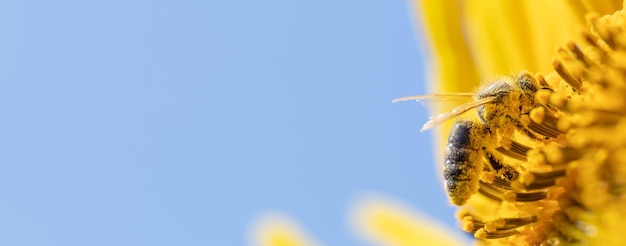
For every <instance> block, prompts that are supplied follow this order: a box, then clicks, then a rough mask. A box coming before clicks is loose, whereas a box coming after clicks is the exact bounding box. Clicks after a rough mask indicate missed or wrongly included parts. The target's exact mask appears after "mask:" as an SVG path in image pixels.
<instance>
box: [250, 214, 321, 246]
mask: <svg viewBox="0 0 626 246" xmlns="http://www.w3.org/2000/svg"><path fill="white" fill-rule="evenodd" d="M250 244H251V245H254V246H315V245H318V244H317V243H315V242H314V241H313V240H312V239H310V238H309V237H308V236H307V235H306V234H305V233H304V231H303V230H301V229H300V227H299V226H298V225H297V224H296V223H295V222H293V221H292V220H291V219H290V218H289V217H287V216H285V215H281V214H266V215H263V216H261V217H260V218H258V219H256V221H255V222H254V223H253V225H252V230H251V235H250Z"/></svg>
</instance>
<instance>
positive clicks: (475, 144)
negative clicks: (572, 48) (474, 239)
mask: <svg viewBox="0 0 626 246" xmlns="http://www.w3.org/2000/svg"><path fill="white" fill-rule="evenodd" d="M540 87H541V85H540V83H539V82H538V81H537V80H536V79H535V77H534V76H532V75H531V74H530V73H528V72H521V73H520V74H519V75H517V76H515V77H506V78H502V79H499V80H497V81H495V82H493V83H491V84H489V85H487V86H485V87H482V88H481V89H479V90H478V92H477V93H475V94H471V93H452V94H433V95H424V96H410V97H403V98H399V99H396V100H394V102H398V101H407V100H423V99H432V98H442V97H466V98H469V97H474V100H473V101H471V102H468V103H465V104H462V105H460V106H458V107H456V108H454V109H452V110H451V111H448V112H446V113H443V114H440V115H437V116H435V117H432V118H431V119H430V120H429V121H428V122H426V124H424V126H423V127H422V131H424V130H428V129H430V128H432V127H434V126H436V125H439V124H441V123H442V122H445V121H447V120H450V119H452V118H455V117H457V116H459V115H461V114H463V113H465V112H467V111H469V110H472V109H476V110H477V114H478V115H477V116H478V118H477V119H476V120H457V121H456V122H455V123H454V126H453V127H452V131H451V132H450V135H449V137H448V142H447V144H446V148H445V152H444V163H443V169H444V180H445V187H446V190H447V192H448V197H449V198H450V201H451V202H452V203H454V204H455V205H458V206H461V205H464V204H465V203H466V202H467V200H468V199H469V198H471V197H472V196H473V195H474V194H476V193H481V194H483V195H485V196H487V197H488V198H491V199H495V200H498V199H499V200H502V199H503V198H502V197H503V194H504V193H505V192H506V191H508V190H512V188H511V182H512V181H514V180H515V179H517V177H518V175H519V173H518V171H517V170H516V169H515V168H514V167H513V166H512V165H508V164H507V163H505V162H504V161H503V157H504V156H507V157H510V158H514V159H518V160H522V161H524V160H526V152H527V151H528V150H530V147H527V146H525V145H523V144H521V143H518V142H515V141H514V140H513V137H512V136H513V135H514V133H515V132H518V133H520V134H521V135H524V136H527V137H528V138H530V139H532V140H535V141H547V140H550V139H553V138H556V137H558V136H559V135H560V134H561V132H559V131H558V129H557V128H556V124H555V123H554V122H556V118H552V122H550V121H547V122H545V123H536V122H534V121H532V120H530V117H529V114H530V112H531V110H533V109H535V108H538V107H546V106H545V105H541V104H539V103H538V102H537V101H536V100H535V93H536V92H537V91H538V90H539V89H540ZM485 164H486V165H485ZM484 172H488V173H491V174H492V175H484ZM559 175H562V172H560V171H556V172H551V173H537V176H539V177H542V179H540V180H538V181H537V183H536V184H535V185H529V186H528V189H529V190H536V189H543V188H546V187H548V186H550V185H553V184H554V179H555V178H556V177H558V176H559ZM486 176H489V177H493V179H489V180H488V179H486V178H484V177H486ZM515 195H516V198H515V200H516V201H520V202H530V201H537V200H541V199H543V198H545V197H546V192H544V191H529V192H526V191H524V192H517V191H515Z"/></svg>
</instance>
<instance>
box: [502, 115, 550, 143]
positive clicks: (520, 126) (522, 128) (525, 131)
mask: <svg viewBox="0 0 626 246" xmlns="http://www.w3.org/2000/svg"><path fill="white" fill-rule="evenodd" d="M506 118H507V119H508V120H509V121H511V123H513V125H515V127H516V128H517V129H518V130H519V131H520V132H521V133H523V134H524V135H526V136H527V137H529V138H530V139H533V140H536V141H539V142H543V141H545V140H549V139H551V138H550V137H547V136H546V137H539V136H537V135H535V134H534V133H532V132H531V131H530V130H528V128H527V127H526V126H524V124H522V122H520V121H519V120H517V119H515V118H513V117H512V116H510V115H506ZM531 122H532V120H531Z"/></svg>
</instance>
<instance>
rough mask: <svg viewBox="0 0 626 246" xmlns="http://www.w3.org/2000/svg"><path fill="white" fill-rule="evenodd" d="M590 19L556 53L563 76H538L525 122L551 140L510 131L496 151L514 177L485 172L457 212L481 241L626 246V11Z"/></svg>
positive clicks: (556, 63) (557, 68)
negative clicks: (533, 102)
mask: <svg viewBox="0 0 626 246" xmlns="http://www.w3.org/2000/svg"><path fill="white" fill-rule="evenodd" d="M587 21H588V23H589V25H588V27H589V30H585V31H582V34H581V37H580V39H579V40H578V41H576V42H568V43H566V44H565V45H564V46H562V47H559V48H558V49H557V52H556V58H555V60H554V62H553V66H554V72H555V73H554V74H555V75H556V76H554V75H551V74H549V75H546V76H543V75H541V74H533V79H534V80H535V81H536V83H537V84H539V85H540V86H541V88H540V89H539V90H537V92H536V93H535V100H536V102H537V105H536V107H535V108H533V109H531V110H529V111H527V112H526V114H527V116H524V117H526V118H524V117H520V121H519V122H520V124H521V125H523V126H524V127H525V128H526V129H529V130H530V132H531V135H530V136H533V135H532V134H536V135H537V136H546V137H545V138H540V137H538V138H536V139H529V138H528V137H525V136H524V135H523V134H514V135H513V137H509V138H508V140H510V141H511V143H513V144H509V145H510V146H507V147H505V148H502V147H501V148H500V149H498V150H499V153H501V154H502V156H503V160H504V163H507V164H508V165H510V166H514V167H515V169H516V171H517V173H516V175H515V177H513V178H511V179H510V180H507V179H506V178H503V174H501V173H496V175H494V176H492V177H490V178H489V179H487V178H483V180H482V181H481V183H480V189H479V191H478V193H479V194H480V195H477V196H474V197H473V198H472V199H470V200H469V201H468V203H467V204H466V205H465V206H463V207H462V208H461V211H460V212H459V215H458V217H459V219H460V220H461V222H462V228H463V230H465V231H467V232H470V233H473V234H474V237H475V238H477V239H480V240H481V241H483V243H484V244H487V245H491V244H493V245H499V244H513V245H539V244H541V245H569V244H590V245H626V237H624V236H623V230H624V226H623V223H624V221H625V220H626V33H624V32H623V30H624V29H625V28H626V13H624V12H623V11H618V12H616V13H614V14H612V15H606V16H602V17H598V16H594V15H590V16H589V17H588V18H587ZM521 129H524V128H521ZM504 130H508V129H503V130H502V131H500V129H497V130H496V131H497V132H499V133H500V132H504ZM518 131H520V130H518ZM500 134H502V133H500ZM526 135H529V134H527V133H526ZM518 143H521V144H518ZM520 146H524V147H520ZM520 152H522V153H524V155H522V157H521V158H520V156H519V153H520ZM483 176H485V175H483ZM485 201H489V202H490V203H492V204H497V205H496V206H495V209H490V210H485V209H479V208H480V207H481V206H483V204H485Z"/></svg>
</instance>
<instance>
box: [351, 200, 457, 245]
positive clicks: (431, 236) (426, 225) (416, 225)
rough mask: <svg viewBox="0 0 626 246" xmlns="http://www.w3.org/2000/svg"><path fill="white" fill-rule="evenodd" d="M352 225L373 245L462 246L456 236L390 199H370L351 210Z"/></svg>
mask: <svg viewBox="0 0 626 246" xmlns="http://www.w3.org/2000/svg"><path fill="white" fill-rule="evenodd" d="M351 220H352V222H353V226H354V227H355V228H356V230H357V231H358V232H359V233H360V234H361V235H362V236H363V237H364V238H366V239H368V240H369V241H371V242H372V243H374V244H376V245H400V246H402V245H407V246H408V245H443V246H445V245H465V244H467V242H464V241H463V240H462V239H460V238H459V237H455V235H458V234H457V233H455V232H453V231H451V230H448V229H447V228H445V227H443V226H441V225H439V224H438V223H436V222H435V221H433V220H431V219H430V218H428V217H427V216H425V215H422V214H419V213H418V212H416V211H414V210H411V209H409V208H408V207H407V206H405V205H403V204H402V203H400V202H397V201H392V200H391V199H389V198H382V197H379V196H370V197H366V198H362V199H360V201H358V202H357V203H356V204H355V206H354V208H353V209H352V218H351Z"/></svg>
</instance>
